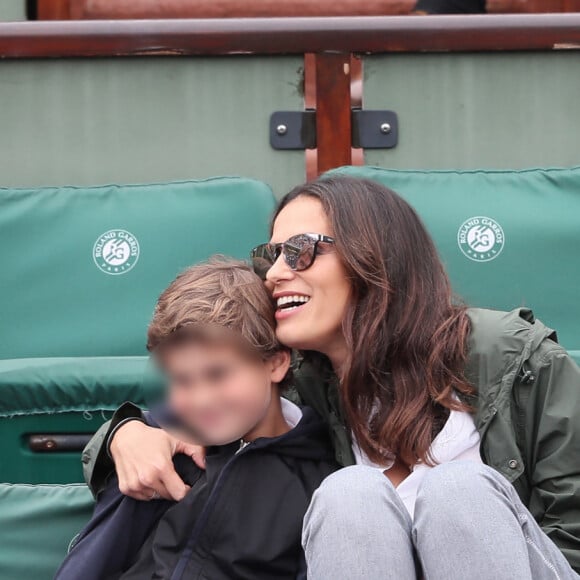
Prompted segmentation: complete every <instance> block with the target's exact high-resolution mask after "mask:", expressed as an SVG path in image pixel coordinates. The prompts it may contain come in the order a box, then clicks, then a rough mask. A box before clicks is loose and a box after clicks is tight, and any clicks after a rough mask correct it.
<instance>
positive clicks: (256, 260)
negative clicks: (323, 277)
mask: <svg viewBox="0 0 580 580" xmlns="http://www.w3.org/2000/svg"><path fill="white" fill-rule="evenodd" d="M320 242H323V243H325V244H334V239H333V238H331V237H329V236H323V235H322V234H298V235H296V236H292V237H291V238H288V239H287V240H286V241H285V242H282V243H280V244H260V245H259V246H257V247H256V248H254V249H253V250H252V253H251V254H250V256H251V259H252V266H253V268H254V272H256V274H258V276H260V278H262V280H265V279H266V274H267V273H268V270H269V269H270V268H271V267H272V266H273V265H274V262H275V261H276V260H277V259H278V258H279V257H280V254H282V256H283V257H284V261H285V262H286V264H287V265H288V267H289V268H290V269H291V270H294V271H295V272H302V271H303V270H306V269H307V268H310V266H312V264H313V263H314V259H315V258H316V253H317V251H318V244H319V243H320Z"/></svg>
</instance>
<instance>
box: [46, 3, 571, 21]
mask: <svg viewBox="0 0 580 580" xmlns="http://www.w3.org/2000/svg"><path fill="white" fill-rule="evenodd" d="M36 4H37V14H38V18H39V19H41V20H68V19H72V20H84V19H93V20H94V19H134V18H148V19H158V18H252V17H295V16H387V15H398V14H409V13H410V12H411V11H412V10H413V9H414V7H415V4H416V0H365V1H364V2H362V1H361V0H284V1H283V2H280V0H36ZM498 4H499V8H500V10H501V11H502V12H530V13H535V12H575V11H580V0H503V1H502V2H500V3H498ZM493 6H494V4H493V3H492V4H491V7H492V11H493Z"/></svg>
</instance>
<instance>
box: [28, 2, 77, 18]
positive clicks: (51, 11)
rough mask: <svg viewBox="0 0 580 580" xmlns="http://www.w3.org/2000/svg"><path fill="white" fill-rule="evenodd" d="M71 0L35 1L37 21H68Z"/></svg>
mask: <svg viewBox="0 0 580 580" xmlns="http://www.w3.org/2000/svg"><path fill="white" fill-rule="evenodd" d="M70 3H71V0H36V18H37V19H38V20H69V19H70V18H71V11H70Z"/></svg>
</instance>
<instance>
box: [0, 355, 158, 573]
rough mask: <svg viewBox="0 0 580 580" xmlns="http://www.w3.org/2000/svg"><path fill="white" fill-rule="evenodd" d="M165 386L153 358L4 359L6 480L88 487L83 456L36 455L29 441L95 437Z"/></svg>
mask: <svg viewBox="0 0 580 580" xmlns="http://www.w3.org/2000/svg"><path fill="white" fill-rule="evenodd" d="M159 386H160V382H159V380H158V377H157V374H156V373H155V372H154V369H153V367H152V365H150V363H149V361H148V358H147V357H93V358H57V359H49V358H46V359H15V360H0V441H2V461H0V481H3V482H12V483H69V482H82V481H83V478H82V469H81V458H80V453H79V452H73V451H48V452H34V451H32V450H31V449H30V448H29V445H28V436H29V435H30V434H71V433H73V434H92V433H94V432H95V431H96V430H97V429H98V428H99V427H100V425H101V424H102V423H103V421H105V420H106V419H108V418H110V416H111V414H112V412H113V411H114V410H115V409H116V408H117V407H118V406H119V405H120V404H121V403H123V402H124V401H133V402H135V403H136V404H138V405H141V406H148V405H149V403H150V402H151V401H153V400H154V398H155V397H156V396H157V394H158V392H159ZM0 577H1V576H0Z"/></svg>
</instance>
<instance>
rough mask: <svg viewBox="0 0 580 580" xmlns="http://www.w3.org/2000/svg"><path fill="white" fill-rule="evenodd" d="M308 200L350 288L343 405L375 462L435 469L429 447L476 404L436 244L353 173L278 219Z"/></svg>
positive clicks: (458, 312) (390, 199)
mask: <svg viewBox="0 0 580 580" xmlns="http://www.w3.org/2000/svg"><path fill="white" fill-rule="evenodd" d="M302 195H306V196H310V197H314V198H316V199H318V200H320V202H321V203H322V206H323V208H324V210H325V213H326V215H327V216H328V218H329V221H330V223H331V225H332V228H333V231H334V237H335V239H336V250H337V252H338V254H339V256H340V257H341V259H342V261H343V263H344V266H345V268H346V271H347V274H348V276H349V278H350V280H351V292H352V298H351V300H350V306H349V307H348V311H347V312H346V314H345V317H344V322H343V332H344V337H345V339H346V343H347V347H348V353H349V355H348V360H347V361H346V364H345V365H344V368H343V369H341V376H340V377H339V379H340V385H341V401H342V406H343V412H344V414H345V418H346V420H347V423H348V425H349V427H350V428H351V429H352V431H353V435H354V437H355V438H356V440H357V442H358V444H359V446H360V447H361V449H362V450H363V451H364V452H365V453H366V454H367V455H368V457H369V458H370V459H371V460H373V461H375V462H377V463H383V462H384V461H385V460H387V459H388V458H389V457H390V455H391V454H395V455H396V456H397V457H399V458H400V459H401V460H402V461H403V462H404V463H406V464H407V465H412V464H414V463H416V462H419V461H422V462H426V463H428V464H433V458H432V457H431V456H430V454H429V448H430V445H431V443H432V441H433V438H434V437H435V435H436V433H437V432H438V431H439V430H440V429H441V427H442V425H443V423H444V421H445V419H446V417H447V415H448V411H449V410H450V409H458V410H466V409H468V406H467V404H466V403H464V402H462V401H461V400H460V399H458V398H457V397H456V396H455V393H458V394H460V395H466V396H469V395H471V394H472V388H471V386H470V385H469V383H468V382H467V380H466V378H465V376H464V367H465V363H466V356H467V339H468V335H469V320H468V317H467V313H466V309H465V307H464V306H463V305H461V304H458V303H456V302H455V300H454V298H453V294H452V291H451V286H450V283H449V278H448V276H447V273H446V272H445V268H444V267H443V264H442V262H441V259H440V258H439V255H438V253H437V250H436V249H435V245H434V243H433V240H432V239H431V237H430V236H429V234H428V232H427V230H426V228H425V226H424V225H423V223H422V221H421V219H420V218H419V216H418V215H417V213H416V212H415V210H414V209H413V208H412V207H411V206H410V205H409V204H408V203H407V202H406V201H405V200H404V199H402V198H401V197H400V196H399V195H397V194H396V193H395V192H394V191H392V190H390V189H388V188H387V187H384V186H382V185H380V184H378V183H376V182H374V181H370V180H365V179H356V178H353V177H348V176H345V175H334V176H330V177H323V178H320V179H318V180H317V181H313V182H311V183H307V184H305V185H301V186H299V187H297V188H295V189H293V190H292V191H291V192H290V193H288V194H287V195H286V196H285V197H284V198H283V199H282V200H281V202H280V204H279V206H278V209H277V212H276V215H275V216H274V220H275V219H276V216H277V215H278V213H279V212H280V211H281V210H282V209H283V208H284V207H285V206H286V205H287V204H289V203H290V202H291V201H292V200H293V199H296V198H297V197H299V196H302Z"/></svg>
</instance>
